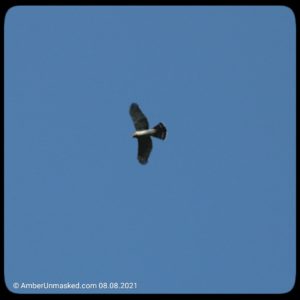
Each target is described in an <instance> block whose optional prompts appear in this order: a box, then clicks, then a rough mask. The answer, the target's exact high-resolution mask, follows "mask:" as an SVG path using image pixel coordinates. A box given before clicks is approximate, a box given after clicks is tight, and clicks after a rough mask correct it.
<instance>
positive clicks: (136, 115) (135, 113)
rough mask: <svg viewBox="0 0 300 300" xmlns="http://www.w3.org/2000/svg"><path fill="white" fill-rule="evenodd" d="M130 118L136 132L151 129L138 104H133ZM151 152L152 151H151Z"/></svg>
mask: <svg viewBox="0 0 300 300" xmlns="http://www.w3.org/2000/svg"><path fill="white" fill-rule="evenodd" d="M129 113H130V116H131V118H132V121H133V123H134V127H135V129H136V130H144V129H148V128H149V124H148V120H147V118H146V116H145V115H144V114H143V112H142V111H141V110H140V108H139V106H138V105H137V104H136V103H132V104H131V105H130V109H129ZM150 151H151V150H150Z"/></svg>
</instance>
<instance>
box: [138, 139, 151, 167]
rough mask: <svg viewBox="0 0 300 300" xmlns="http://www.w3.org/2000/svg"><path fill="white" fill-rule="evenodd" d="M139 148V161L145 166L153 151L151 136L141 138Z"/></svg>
mask: <svg viewBox="0 0 300 300" xmlns="http://www.w3.org/2000/svg"><path fill="white" fill-rule="evenodd" d="M138 147H139V148H138V161H139V162H140V163H141V164H142V165H144V164H146V163H147V161H148V158H149V155H150V153H151V150H152V141H151V138H150V136H142V137H139V138H138Z"/></svg>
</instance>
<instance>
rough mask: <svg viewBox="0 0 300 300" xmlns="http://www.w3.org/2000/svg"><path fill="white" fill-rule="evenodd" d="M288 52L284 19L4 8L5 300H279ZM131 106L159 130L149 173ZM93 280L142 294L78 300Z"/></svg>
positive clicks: (289, 218) (289, 157) (290, 281)
mask: <svg viewBox="0 0 300 300" xmlns="http://www.w3.org/2000/svg"><path fill="white" fill-rule="evenodd" d="M295 46H296V44H295V19H294V15H293V13H292V11H291V10H290V9H289V8H287V7H284V6H274V7H272V6H269V7H267V6H266V7H264V6H258V7H255V6H251V7H247V6H242V7H234V6H228V7H225V6H224V7H207V6H203V7H201V6H199V7H192V6H191V7H155V6H152V7H109V6H106V7H101V6H99V7H88V6H87V7H55V6H53V7H34V6H28V7H22V6H19V7H14V8H12V9H10V10H9V11H8V13H7V15H6V19H5V281H6V285H7V287H8V289H9V290H11V291H13V292H16V293H53V292H55V293H57V292H59V293H284V292H287V291H289V290H290V289H291V288H292V287H293V285H294V280H295V261H296V257H295V223H296V219H295V217H296V216H295V214H296V212H295V207H296V201H295V105H296V100H295V98H296V86H295ZM132 102H137V103H138V104H139V105H140V107H141V108H142V110H143V111H144V113H145V114H146V115H147V116H148V119H149V122H150V125H155V124H157V123H158V122H160V121H162V122H163V123H164V124H165V125H166V127H167V129H168V136H167V138H166V140H165V141H161V140H158V139H155V140H154V141H153V143H154V146H153V151H152V153H151V156H150V159H149V162H148V164H147V165H145V166H143V165H140V164H139V163H138V161H137V158H136V157H137V142H136V140H135V139H133V138H132V137H131V135H132V132H133V131H134V127H133V124H132V121H131V119H130V116H129V106H130V104H131V103H132ZM68 282H69V283H79V284H80V286H81V287H82V288H81V289H50V288H48V289H46V288H44V289H33V288H31V289H30V288H27V289H26V288H22V287H21V285H22V283H25V284H28V283H35V284H38V283H56V284H64V283H68ZM101 282H102V283H103V282H107V283H108V284H109V283H111V282H118V284H119V286H120V285H121V282H133V283H136V288H135V289H130V290H124V289H99V288H89V289H84V288H83V284H97V287H99V283H101ZM16 283H17V284H19V287H17V286H16ZM90 287H92V285H91V286H90Z"/></svg>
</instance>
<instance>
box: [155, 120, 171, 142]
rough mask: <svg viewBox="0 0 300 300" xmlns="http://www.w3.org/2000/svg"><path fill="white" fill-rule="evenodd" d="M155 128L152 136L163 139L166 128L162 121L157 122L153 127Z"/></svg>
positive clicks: (165, 134)
mask: <svg viewBox="0 0 300 300" xmlns="http://www.w3.org/2000/svg"><path fill="white" fill-rule="evenodd" d="M153 129H155V133H153V134H152V136H155V137H156V138H159V139H161V140H164V139H165V138H166V136H167V128H166V127H165V125H164V124H163V123H158V124H157V125H156V126H154V127H153Z"/></svg>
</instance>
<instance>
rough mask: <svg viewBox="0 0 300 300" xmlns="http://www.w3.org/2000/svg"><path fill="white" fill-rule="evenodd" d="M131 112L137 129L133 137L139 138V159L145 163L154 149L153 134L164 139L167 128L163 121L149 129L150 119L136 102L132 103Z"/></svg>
mask: <svg viewBox="0 0 300 300" xmlns="http://www.w3.org/2000/svg"><path fill="white" fill-rule="evenodd" d="M129 113H130V116H131V118H132V121H133V123H134V127H135V129H136V131H135V132H134V133H133V135H132V137H134V138H137V140H138V161H139V162H140V163H141V164H142V165H145V164H146V163H147V162H148V158H149V155H150V153H151V150H152V140H151V136H153V137H156V138H159V139H161V140H164V139H165V138H166V135H167V129H166V127H165V126H164V124H163V123H158V124H157V125H156V126H154V127H153V128H151V129H149V123H148V120H147V118H146V116H145V115H144V114H143V112H142V111H141V109H140V108H139V106H138V105H137V104H136V103H132V104H131V105H130V109H129Z"/></svg>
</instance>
